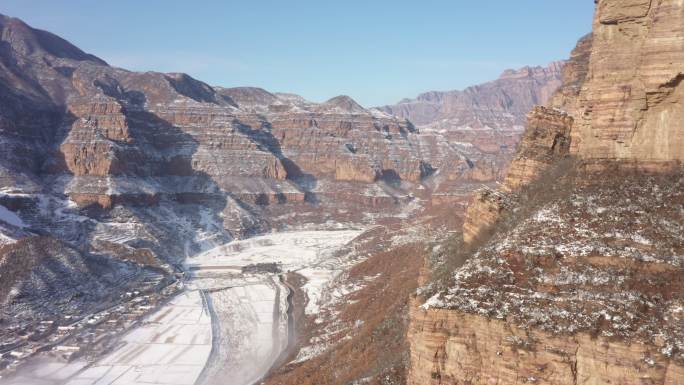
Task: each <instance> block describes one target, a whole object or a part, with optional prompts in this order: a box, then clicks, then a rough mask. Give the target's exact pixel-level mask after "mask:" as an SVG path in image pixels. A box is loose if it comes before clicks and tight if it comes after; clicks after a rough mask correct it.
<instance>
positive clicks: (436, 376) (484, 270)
mask: <svg viewBox="0 0 684 385" xmlns="http://www.w3.org/2000/svg"><path fill="white" fill-rule="evenodd" d="M683 7H684V6H683V5H682V4H681V2H680V1H676V0H662V1H641V0H599V1H597V7H596V15H595V19H594V32H593V34H592V35H590V36H587V37H585V38H582V39H581V40H580V42H579V43H578V45H577V48H576V49H575V50H574V51H573V53H572V56H571V59H570V61H569V62H568V64H567V65H566V66H565V69H564V73H563V79H564V81H563V85H562V86H561V87H560V89H559V91H558V92H557V93H556V94H555V95H554V96H553V97H552V98H551V99H550V102H549V105H548V107H538V108H535V109H534V110H533V111H532V112H531V113H530V114H529V116H528V118H529V121H528V126H527V129H526V131H525V134H524V135H523V139H522V141H521V144H520V148H519V150H518V153H517V155H516V157H515V159H514V161H513V163H512V164H511V166H510V171H509V173H508V176H507V178H506V180H505V182H504V184H503V186H501V188H500V189H501V190H502V191H501V192H497V193H493V192H487V193H485V194H479V195H477V196H476V198H475V200H474V201H473V203H472V206H471V207H469V208H468V214H467V216H466V222H465V224H464V240H465V241H466V243H470V244H471V245H472V244H473V240H475V239H478V240H480V241H481V242H479V243H478V244H477V245H476V246H479V247H478V248H477V249H476V250H475V251H474V253H473V256H472V257H471V258H470V260H468V261H467V262H466V263H465V265H464V266H462V267H461V268H459V269H457V270H456V271H455V272H454V274H453V276H451V277H450V278H449V279H448V280H447V281H446V282H440V283H439V284H438V283H433V284H432V285H429V286H427V287H426V288H425V289H424V290H425V291H424V293H428V294H429V298H428V299H427V300H426V299H425V298H422V299H421V298H418V299H416V303H415V306H414V308H413V310H412V312H411V317H412V319H411V327H410V331H409V335H408V338H409V340H410V342H411V370H410V375H409V381H408V382H409V384H427V383H434V384H462V383H470V384H517V383H540V384H554V385H558V384H573V385H574V384H580V383H583V384H605V383H620V384H643V383H650V384H677V383H680V382H681V381H682V378H684V356H683V354H684V335H682V331H683V330H684V327H683V325H684V324H683V323H682V321H683V320H684V318H683V317H682V312H681V304H682V298H684V286H682V277H683V276H684V271H683V266H684V265H683V263H684V261H682V259H681V253H680V252H679V251H678V250H682V247H684V243H682V242H683V239H682V235H681V234H682V230H683V229H682V227H681V223H682V221H683V218H681V215H682V210H680V207H679V206H680V205H681V202H682V201H681V199H682V197H681V183H682V169H681V159H682V157H684V144H683V143H682V142H681V138H682V136H681V134H682V132H684V130H683V129H682V127H681V124H682V123H681V122H682V120H681V118H680V117H679V115H678V114H679V113H680V112H681V111H684V107H683V106H684V104H682V103H683V102H684V100H682V99H681V98H680V96H681V95H680V86H679V78H680V77H681V72H682V70H683V69H684V56H682V52H684V51H682V49H681V45H682V44H684V35H683V34H682V31H683V29H682V28H683V26H684V23H682V17H684V8H683ZM645 170H646V171H648V172H645ZM504 192H505V195H503V194H504ZM499 194H501V195H499ZM498 197H507V198H510V200H506V202H509V201H510V202H513V204H511V205H510V207H506V205H502V204H501V202H502V199H498ZM483 238H484V239H483Z"/></svg>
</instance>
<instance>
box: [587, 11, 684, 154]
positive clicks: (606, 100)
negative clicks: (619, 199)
mask: <svg viewBox="0 0 684 385" xmlns="http://www.w3.org/2000/svg"><path fill="white" fill-rule="evenodd" d="M593 36H594V38H593V46H594V48H593V50H592V55H591V61H590V64H589V70H588V74H587V80H586V82H585V85H584V87H583V89H582V91H581V92H580V95H579V98H578V103H577V111H576V112H575V114H576V116H577V119H578V121H577V125H576V128H575V129H574V130H573V131H574V138H573V153H574V154H577V155H578V156H581V157H583V158H591V159H618V160H624V161H636V162H639V163H662V162H671V161H681V160H682V157H683V156H684V152H682V148H684V134H683V132H684V130H683V129H682V124H683V123H682V113H683V111H684V109H682V102H683V101H684V99H682V93H683V92H684V91H682V90H683V89H684V88H683V86H681V84H680V83H681V80H682V76H683V75H682V71H683V67H682V62H684V50H683V49H682V48H684V12H682V4H680V3H679V2H677V1H647V0H630V1H599V2H598V4H597V12H596V16H595V18H594V33H593Z"/></svg>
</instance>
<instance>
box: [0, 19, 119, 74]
mask: <svg viewBox="0 0 684 385" xmlns="http://www.w3.org/2000/svg"><path fill="white" fill-rule="evenodd" d="M0 40H2V41H4V42H6V43H8V44H9V45H10V46H11V47H12V49H13V50H14V51H15V52H17V53H18V54H20V55H22V56H29V57H30V56H42V57H54V58H59V59H70V60H76V61H89V62H92V63H95V64H99V65H107V63H106V62H105V61H104V60H102V59H100V58H98V57H97V56H94V55H91V54H88V53H86V52H84V51H82V50H81V49H79V48H78V47H76V46H75V45H73V44H71V43H69V42H68V41H67V40H65V39H62V38H61V37H59V36H57V35H55V34H53V33H50V32H47V31H43V30H40V29H36V28H33V27H31V26H29V25H28V24H26V23H25V22H24V21H22V20H20V19H17V18H14V17H10V16H7V15H3V14H0Z"/></svg>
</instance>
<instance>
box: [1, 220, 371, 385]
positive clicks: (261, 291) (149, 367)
mask: <svg viewBox="0 0 684 385" xmlns="http://www.w3.org/2000/svg"><path fill="white" fill-rule="evenodd" d="M359 234H361V231H360V230H339V231H297V232H285V233H272V234H267V235H263V236H259V237H254V238H250V239H246V240H241V241H234V242H230V243H228V244H225V245H221V246H218V247H216V248H214V249H211V250H208V251H206V252H204V253H201V254H199V255H197V256H195V257H191V258H189V259H188V260H187V262H186V269H187V271H188V272H189V276H188V279H187V281H186V288H185V290H184V291H183V293H182V294H180V295H179V296H177V297H175V298H174V299H173V300H172V301H170V302H169V303H167V304H166V305H164V306H162V307H161V308H160V309H159V310H157V311H156V312H154V313H153V314H151V315H150V316H148V317H146V318H145V319H144V320H143V322H142V323H141V325H140V326H138V327H136V328H135V329H133V330H131V331H130V332H128V333H127V334H126V335H124V336H123V337H122V338H121V341H120V344H119V345H118V347H117V348H115V349H114V350H113V351H111V352H110V353H108V354H106V355H105V356H103V357H102V358H100V359H99V360H98V361H96V362H94V363H91V364H87V363H85V362H82V361H78V362H72V363H69V364H67V363H59V362H49V363H46V362H43V363H41V365H40V367H41V368H47V367H50V368H52V369H51V370H49V371H45V370H43V373H42V374H40V375H37V374H36V375H34V374H33V373H25V375H24V377H19V378H16V380H15V381H13V382H11V384H12V385H18V384H46V385H48V384H49V385H57V384H60V385H142V384H157V385H159V384H167V385H192V384H203V385H214V384H225V385H250V384H253V383H255V382H257V381H259V379H261V378H262V377H263V376H265V375H266V374H267V373H268V371H269V370H270V369H271V367H272V366H273V365H274V364H275V363H276V362H277V361H278V359H279V358H280V357H281V355H282V354H283V352H285V351H286V349H287V348H288V342H289V340H290V338H292V337H293V336H289V335H288V315H287V314H288V303H287V296H288V290H289V289H288V288H287V287H286V286H285V284H284V283H282V282H281V280H280V277H279V275H278V273H275V272H252V273H245V272H243V269H242V268H243V267H245V266H249V265H256V264H264V263H278V264H279V266H280V268H281V269H282V271H283V272H287V271H297V272H298V273H299V274H301V275H302V276H304V277H305V278H306V279H307V283H306V284H305V286H304V287H303V288H302V289H303V290H304V292H305V293H306V294H307V296H308V298H309V303H308V305H307V307H306V312H307V313H308V314H314V313H316V311H317V308H318V305H319V300H320V299H321V298H323V297H325V295H326V293H327V292H329V291H331V290H333V289H334V288H331V287H329V285H330V283H331V282H332V281H333V279H334V278H335V277H336V276H337V275H338V274H340V273H341V272H342V271H343V270H344V269H345V268H346V267H348V266H349V261H346V260H343V259H342V258H341V257H339V254H338V253H336V252H337V251H338V250H340V249H341V248H342V247H343V246H344V245H345V244H347V243H348V242H350V241H351V240H352V239H354V238H355V237H357V236H358V235H359ZM22 378H23V380H22ZM17 381H18V382H17Z"/></svg>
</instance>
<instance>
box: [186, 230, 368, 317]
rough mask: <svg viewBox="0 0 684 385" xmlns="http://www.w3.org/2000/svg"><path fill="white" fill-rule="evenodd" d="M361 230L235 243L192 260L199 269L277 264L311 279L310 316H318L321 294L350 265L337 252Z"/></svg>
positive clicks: (271, 236) (292, 234) (273, 236)
mask: <svg viewBox="0 0 684 385" xmlns="http://www.w3.org/2000/svg"><path fill="white" fill-rule="evenodd" d="M361 233H362V231H361V230H334V231H292V232H282V233H272V234H266V235H262V236H258V237H254V238H249V239H246V240H242V241H234V242H230V243H227V244H225V245H221V246H218V247H216V248H213V249H211V250H208V251H206V252H204V253H200V254H199V255H197V256H196V257H194V258H191V259H190V260H188V262H187V265H188V267H190V268H198V267H199V266H224V267H232V268H234V269H236V270H237V271H239V270H240V267H242V266H246V265H250V264H255V263H268V262H277V263H281V264H282V269H283V271H297V272H298V273H300V274H301V275H303V276H304V277H305V278H306V279H307V281H308V282H307V283H306V285H304V287H303V290H304V292H306V294H307V296H308V297H309V303H308V304H307V306H306V314H315V313H316V312H317V310H318V302H319V300H320V298H321V292H322V291H324V290H326V289H327V285H328V284H329V283H330V282H331V281H332V280H333V279H334V278H335V277H336V276H337V275H338V274H339V273H340V272H341V271H342V270H343V269H344V268H345V266H347V265H348V263H347V261H341V260H339V259H338V258H336V257H335V255H334V254H335V252H336V251H338V250H339V249H340V248H341V247H342V246H344V245H345V244H346V243H348V242H349V241H351V240H352V239H354V238H356V237H357V236H358V235H359V234H361Z"/></svg>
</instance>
